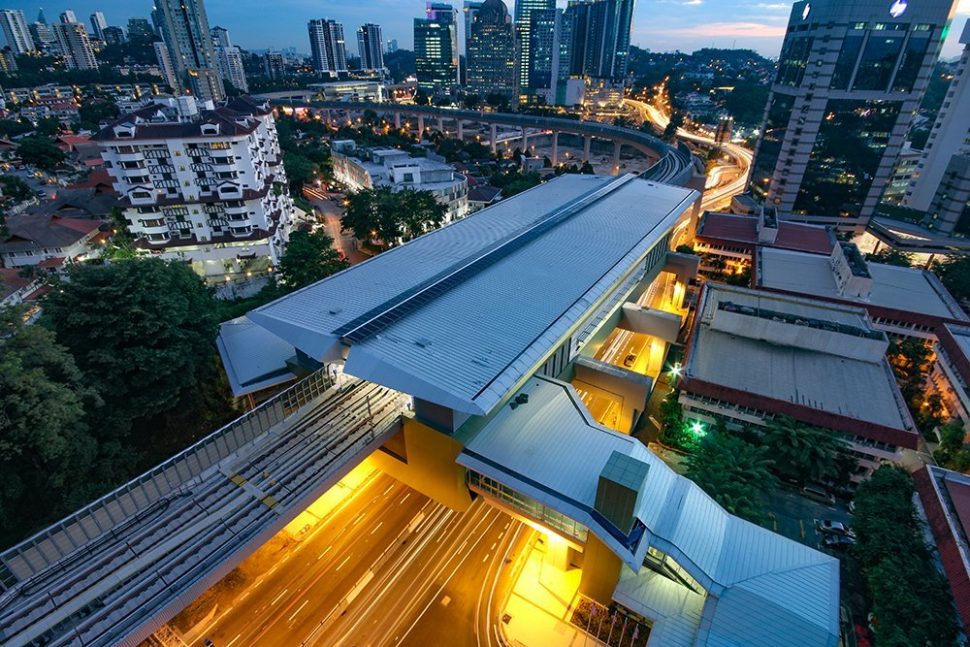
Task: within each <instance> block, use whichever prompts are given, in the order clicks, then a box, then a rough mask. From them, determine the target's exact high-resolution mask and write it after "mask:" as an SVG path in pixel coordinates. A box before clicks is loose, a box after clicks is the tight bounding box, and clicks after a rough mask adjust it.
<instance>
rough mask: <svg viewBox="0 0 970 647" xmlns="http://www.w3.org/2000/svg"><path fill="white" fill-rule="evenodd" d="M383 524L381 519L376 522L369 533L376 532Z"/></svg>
mask: <svg viewBox="0 0 970 647" xmlns="http://www.w3.org/2000/svg"><path fill="white" fill-rule="evenodd" d="M383 525H384V522H383V521H381V522H380V523H378V524H377V525H376V526H374V529H373V530H371V531H370V534H372V535H373V534H374V533H375V532H377V531H378V530H380V529H381V526H383Z"/></svg>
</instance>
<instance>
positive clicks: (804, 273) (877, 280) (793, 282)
mask: <svg viewBox="0 0 970 647" xmlns="http://www.w3.org/2000/svg"><path fill="white" fill-rule="evenodd" d="M866 266H867V269H868V274H869V277H871V279H872V285H871V288H870V292H869V296H868V298H865V299H863V298H860V297H853V296H850V295H847V294H843V293H842V292H841V291H840V290H839V287H838V283H837V282H836V277H835V274H834V272H833V269H832V265H831V263H830V260H829V258H828V257H826V256H821V255H819V254H807V253H803V252H794V251H790V250H784V249H773V248H761V249H759V251H758V256H757V269H756V273H755V276H756V277H757V285H758V287H763V288H768V289H772V290H781V291H785V292H791V293H798V294H805V295H811V296H814V297H821V298H824V299H836V300H840V301H846V302H853V303H858V304H860V305H865V306H876V307H880V308H886V309H889V310H894V311H897V312H909V313H914V314H918V315H926V316H930V317H937V318H942V319H954V320H958V321H970V318H968V317H967V314H966V313H965V312H964V311H963V309H962V308H961V307H960V304H959V303H957V301H956V299H954V298H953V296H952V295H951V294H950V293H949V292H947V290H946V288H945V287H943V284H942V283H940V280H939V279H938V278H937V277H936V275H934V274H933V273H932V272H929V271H927V270H922V269H918V268H910V267H898V266H895V265H885V264H881V263H866Z"/></svg>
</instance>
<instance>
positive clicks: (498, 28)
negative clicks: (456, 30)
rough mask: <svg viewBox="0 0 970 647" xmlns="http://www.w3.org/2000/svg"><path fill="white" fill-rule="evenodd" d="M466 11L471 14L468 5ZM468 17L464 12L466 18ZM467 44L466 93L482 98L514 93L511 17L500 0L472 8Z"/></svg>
mask: <svg viewBox="0 0 970 647" xmlns="http://www.w3.org/2000/svg"><path fill="white" fill-rule="evenodd" d="M465 11H466V12H468V11H470V9H469V7H468V5H467V3H466V6H465ZM467 15H468V14H467V13H466V16H467ZM465 24H466V25H468V29H469V30H470V32H469V34H468V41H467V43H466V55H465V61H466V70H467V72H466V81H465V87H466V88H467V89H468V91H469V92H472V93H476V94H478V95H479V96H481V97H482V99H484V98H485V97H487V96H488V95H490V94H501V95H504V96H506V97H508V98H509V99H511V98H512V96H513V93H514V92H515V78H514V73H515V70H514V65H515V36H514V34H513V31H512V17H511V16H510V15H509V10H508V8H507V7H506V6H505V3H504V2H502V0H485V2H482V3H480V6H479V7H476V8H474V11H473V14H472V18H471V21H470V23H469V22H468V21H466V23H465Z"/></svg>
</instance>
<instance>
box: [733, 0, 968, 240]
mask: <svg viewBox="0 0 970 647" xmlns="http://www.w3.org/2000/svg"><path fill="white" fill-rule="evenodd" d="M953 11H954V2H953V0H927V1H925V2H922V3H918V4H917V3H915V2H913V3H910V4H907V3H906V1H905V0H894V1H892V2H890V0H885V1H884V2H864V3H863V2H852V3H846V2H843V1H842V0H815V1H814V2H811V3H809V2H808V1H807V0H799V1H798V2H795V4H794V5H793V6H792V10H791V15H790V17H789V20H788V32H787V35H786V36H785V41H784V43H783V45H782V50H781V56H780V58H779V65H778V72H777V74H776V77H775V80H774V83H773V84H772V87H771V93H770V95H769V98H768V106H767V108H766V115H765V122H764V126H763V128H762V134H761V140H760V141H759V143H758V146H757V149H756V151H755V157H754V163H753V165H752V168H751V176H750V179H749V181H748V182H749V188H750V190H751V192H752V194H753V195H754V197H755V198H756V199H758V200H760V201H763V202H764V203H766V204H768V205H771V206H774V207H777V209H778V211H779V213H780V214H781V215H782V217H786V218H793V219H798V220H806V221H811V222H817V223H823V224H830V225H835V226H837V227H839V228H840V229H841V230H843V231H850V230H851V231H861V230H862V229H863V228H864V227H865V225H866V223H867V221H868V220H869V218H870V216H871V215H872V213H873V210H874V209H875V207H876V204H877V203H878V202H879V199H880V197H881V196H882V192H883V189H884V188H885V186H886V184H887V182H888V181H889V179H890V176H891V175H892V172H893V166H894V164H895V161H896V157H897V155H898V153H899V151H900V149H901V148H902V144H903V141H904V139H905V136H906V133H907V131H908V130H909V126H910V122H911V121H912V117H913V115H914V114H915V112H916V108H917V107H918V105H919V102H920V99H921V98H922V95H923V91H924V90H925V88H926V84H927V83H928V81H929V76H930V73H931V71H932V68H933V65H934V63H935V62H936V59H937V57H938V55H939V51H940V45H941V42H942V40H943V38H942V36H943V33H944V30H945V29H946V27H947V23H948V22H949V20H950V19H951V17H952V15H953Z"/></svg>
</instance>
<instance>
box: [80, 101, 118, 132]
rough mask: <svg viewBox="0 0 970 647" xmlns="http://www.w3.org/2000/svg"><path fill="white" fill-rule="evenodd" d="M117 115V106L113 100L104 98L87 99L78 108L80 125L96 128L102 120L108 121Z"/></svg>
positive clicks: (90, 128)
mask: <svg viewBox="0 0 970 647" xmlns="http://www.w3.org/2000/svg"><path fill="white" fill-rule="evenodd" d="M117 116H118V106H116V105H115V103H114V102H113V101H107V100H104V99H95V100H87V101H85V102H84V103H82V104H81V107H80V108H78V117H79V118H80V120H81V127H82V128H87V129H89V130H97V129H98V128H99V127H100V124H101V122H102V121H108V120H109V119H114V118H115V117H117Z"/></svg>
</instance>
